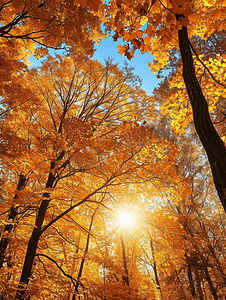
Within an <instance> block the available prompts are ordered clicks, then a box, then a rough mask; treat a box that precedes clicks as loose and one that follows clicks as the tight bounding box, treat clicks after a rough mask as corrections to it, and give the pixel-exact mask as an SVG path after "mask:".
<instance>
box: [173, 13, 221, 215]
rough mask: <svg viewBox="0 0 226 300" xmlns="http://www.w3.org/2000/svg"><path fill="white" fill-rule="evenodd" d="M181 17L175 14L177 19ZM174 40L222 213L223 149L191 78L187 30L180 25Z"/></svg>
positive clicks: (203, 102) (204, 103)
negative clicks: (176, 42)
mask: <svg viewBox="0 0 226 300" xmlns="http://www.w3.org/2000/svg"><path fill="white" fill-rule="evenodd" d="M182 17H183V16H181V15H176V18H177V20H179V19H180V18H182ZM178 37H179V47H180V52H181V57H182V62H183V78H184V82H185V85H186V89H187V93H188V96H189V99H190V103H191V106H192V109H193V116H194V124H195V128H196V131H197V133H198V136H199V138H200V140H201V142H202V145H203V147H204V149H205V151H206V153H207V156H208V160H209V163H210V167H211V170H212V175H213V180H214V184H215V187H216V190H217V193H218V195H219V198H220V200H221V203H222V205H223V207H224V210H225V211H226V148H225V146H224V143H223V141H222V140H221V138H220V136H219V135H218V133H217V131H216V129H215V128H214V126H213V123H212V121H211V119H210V115H209V111H208V105H207V102H206V99H205V97H204V95H203V93H202V90H201V87H200V84H199V82H198V79H197V77H196V75H195V68H194V62H193V57H192V53H191V48H190V42H189V39H188V32H187V27H185V26H183V27H182V29H181V30H179V32H178Z"/></svg>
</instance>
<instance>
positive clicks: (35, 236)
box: [15, 167, 56, 300]
mask: <svg viewBox="0 0 226 300" xmlns="http://www.w3.org/2000/svg"><path fill="white" fill-rule="evenodd" d="M51 169H53V167H51ZM55 180H56V177H55V176H54V175H53V173H51V172H50V173H49V177H48V181H47V183H46V188H52V187H53V184H54V182H55ZM43 198H44V200H42V202H41V205H40V208H39V211H38V215H37V218H36V222H35V227H34V229H33V232H32V235H31V237H30V240H29V243H28V247H27V252H26V256H25V260H24V264H23V269H22V274H21V277H20V283H19V286H18V289H17V293H16V296H15V299H20V300H22V299H24V298H23V295H24V294H25V292H26V286H27V284H28V283H29V280H30V277H31V271H32V266H33V262H34V258H35V254H36V249H37V246H38V241H39V238H40V235H41V230H42V224H43V222H44V219H45V214H46V211H47V209H48V205H49V202H50V199H49V198H50V193H44V194H43Z"/></svg>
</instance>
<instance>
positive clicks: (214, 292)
mask: <svg viewBox="0 0 226 300" xmlns="http://www.w3.org/2000/svg"><path fill="white" fill-rule="evenodd" d="M203 271H204V274H205V277H206V280H207V282H208V285H209V288H210V291H211V294H212V296H213V298H214V300H218V296H217V291H216V289H215V287H214V285H213V282H212V280H211V278H210V274H209V271H208V268H207V266H205V267H204V268H203Z"/></svg>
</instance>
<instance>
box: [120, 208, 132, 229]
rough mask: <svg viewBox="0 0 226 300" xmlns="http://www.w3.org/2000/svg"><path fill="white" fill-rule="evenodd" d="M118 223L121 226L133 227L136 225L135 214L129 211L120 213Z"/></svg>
mask: <svg viewBox="0 0 226 300" xmlns="http://www.w3.org/2000/svg"><path fill="white" fill-rule="evenodd" d="M117 223H118V224H119V226H121V227H124V228H125V227H127V228H129V227H131V226H133V225H134V215H133V214H132V213H131V212H128V211H122V212H119V213H118V216H117Z"/></svg>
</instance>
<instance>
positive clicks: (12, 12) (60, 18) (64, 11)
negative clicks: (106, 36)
mask: <svg viewBox="0 0 226 300" xmlns="http://www.w3.org/2000/svg"><path fill="white" fill-rule="evenodd" d="M97 8H98V6H96V5H93V6H92V7H91V9H89V10H88V9H87V8H82V7H78V6H75V5H74V3H73V1H72V0H70V1H53V2H52V1H45V0H44V1H40V0H37V1H27V0H26V1H23V0H9V1H1V4H0V12H1V16H2V17H1V27H0V38H1V44H2V49H3V51H4V52H6V51H7V52H8V51H10V52H11V51H14V49H16V51H18V52H19V53H20V55H21V57H20V58H23V57H24V56H29V55H31V54H34V53H35V55H36V57H38V58H39V57H43V56H46V54H47V53H48V48H52V49H64V50H66V51H69V52H70V53H71V54H73V55H76V54H78V55H84V54H85V55H92V54H93V42H97V41H98V40H99V39H100V38H102V37H103V34H102V32H101V29H100V20H99V19H98V17H97V16H95V15H94V10H96V9H97ZM37 46H38V48H37V49H36V51H35V48H36V47H37Z"/></svg>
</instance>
